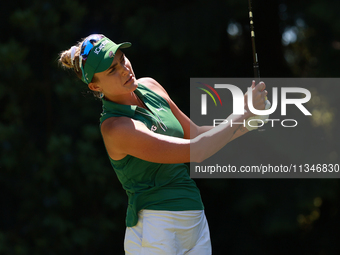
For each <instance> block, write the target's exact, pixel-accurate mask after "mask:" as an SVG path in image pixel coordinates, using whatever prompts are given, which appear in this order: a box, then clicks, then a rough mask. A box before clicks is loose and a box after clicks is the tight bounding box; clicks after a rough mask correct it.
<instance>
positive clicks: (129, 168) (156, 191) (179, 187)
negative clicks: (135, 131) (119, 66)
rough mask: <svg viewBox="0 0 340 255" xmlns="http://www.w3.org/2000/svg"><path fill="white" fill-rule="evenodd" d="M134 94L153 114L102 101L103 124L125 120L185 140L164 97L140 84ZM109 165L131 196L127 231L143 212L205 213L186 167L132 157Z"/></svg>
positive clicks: (113, 161) (127, 216)
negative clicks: (111, 118)
mask: <svg viewBox="0 0 340 255" xmlns="http://www.w3.org/2000/svg"><path fill="white" fill-rule="evenodd" d="M135 93H136V95H137V96H138V97H139V98H140V99H141V100H142V101H143V102H144V104H145V105H146V106H147V108H148V109H149V110H150V111H149V110H146V109H144V108H140V107H138V106H136V105H121V104H116V103H113V102H111V101H107V100H105V99H103V100H102V101H103V113H102V116H101V118H100V123H102V122H103V121H105V120H106V119H108V118H110V117H121V116H126V117H129V118H132V119H135V120H139V121H141V122H143V123H144V124H145V125H146V126H147V127H148V129H150V130H151V131H153V132H155V133H159V134H163V135H168V136H175V137H180V138H182V137H183V134H184V133H183V129H182V126H181V124H180V123H179V122H178V120H177V119H176V118H175V116H174V115H173V114H172V112H171V109H170V106H169V104H168V102H167V101H166V100H165V99H164V98H163V97H161V96H159V95H158V94H156V93H155V92H153V91H152V90H150V89H148V88H147V87H145V86H143V85H141V84H139V85H138V88H137V89H136V90H135ZM145 149H146V150H147V149H148V148H145ZM110 161H111V165H112V167H113V169H114V171H115V172H116V174H117V176H118V179H119V181H120V182H121V183H122V185H123V188H124V189H125V190H126V193H127V195H128V208H127V214H126V226H127V227H133V226H135V225H136V224H137V222H138V211H139V210H141V209H150V210H167V211H186V210H203V204H202V201H201V196H200V192H199V190H198V188H197V186H196V184H195V182H194V181H193V180H192V179H191V178H190V176H189V168H188V166H187V165H185V164H159V163H152V162H148V161H145V160H142V159H139V158H136V157H133V156H130V155H127V156H126V157H124V158H123V159H121V160H113V159H111V158H110Z"/></svg>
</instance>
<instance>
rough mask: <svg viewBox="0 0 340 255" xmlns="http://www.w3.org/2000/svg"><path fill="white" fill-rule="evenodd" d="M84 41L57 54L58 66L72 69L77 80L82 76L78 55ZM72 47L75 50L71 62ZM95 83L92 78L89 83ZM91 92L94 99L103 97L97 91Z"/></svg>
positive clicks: (94, 78)
mask: <svg viewBox="0 0 340 255" xmlns="http://www.w3.org/2000/svg"><path fill="white" fill-rule="evenodd" d="M85 39H86V38H84V39H82V40H81V41H80V42H78V43H77V44H76V45H75V46H72V47H71V48H69V49H68V50H65V51H62V52H60V53H59V59H58V62H59V64H61V65H62V66H63V67H64V68H67V69H73V71H74V72H75V73H76V75H77V77H78V78H79V79H81V78H82V76H83V73H82V71H81V68H80V66H79V55H80V50H81V45H82V44H83V42H84V41H85ZM73 47H76V48H75V52H74V57H73V60H72V50H73ZM85 62H86V60H83V63H82V64H83V66H84V64H85ZM97 81H98V80H97V79H96V77H93V79H92V81H91V82H97ZM92 92H93V95H94V96H95V97H98V98H102V97H103V95H102V93H101V92H97V91H92Z"/></svg>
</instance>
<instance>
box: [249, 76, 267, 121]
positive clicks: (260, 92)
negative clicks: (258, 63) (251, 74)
mask: <svg viewBox="0 0 340 255" xmlns="http://www.w3.org/2000/svg"><path fill="white" fill-rule="evenodd" d="M251 87H252V97H253V106H254V108H255V109H257V110H264V109H265V101H266V97H267V94H268V92H267V91H266V90H265V88H266V84H265V83H264V82H263V81H261V82H260V83H259V84H257V85H256V86H255V81H254V80H253V81H252V85H251ZM244 109H245V114H246V115H247V117H253V116H255V114H253V113H252V112H250V110H249V107H248V92H247V93H246V94H245V95H244Z"/></svg>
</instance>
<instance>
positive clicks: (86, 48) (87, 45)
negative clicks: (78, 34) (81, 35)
mask: <svg viewBox="0 0 340 255" xmlns="http://www.w3.org/2000/svg"><path fill="white" fill-rule="evenodd" d="M103 38H104V35H99V34H93V35H90V36H88V37H87V38H86V39H85V41H84V42H83V43H82V45H81V48H80V55H79V67H80V69H81V70H82V72H83V75H84V68H83V60H84V61H85V60H86V59H87V57H88V56H89V54H90V51H91V50H92V49H93V47H94V45H93V44H95V43H96V42H98V41H99V40H101V39H103Z"/></svg>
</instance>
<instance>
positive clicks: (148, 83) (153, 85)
mask: <svg viewBox="0 0 340 255" xmlns="http://www.w3.org/2000/svg"><path fill="white" fill-rule="evenodd" d="M137 82H138V83H140V84H142V85H143V86H145V87H147V88H148V89H151V90H152V91H154V92H156V93H157V94H159V95H160V96H162V97H163V98H164V99H165V100H167V101H169V95H168V93H167V92H166V90H165V89H164V88H163V87H162V85H161V84H160V83H159V82H157V81H156V80H155V79H153V78H151V77H143V78H140V79H138V80H137Z"/></svg>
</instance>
